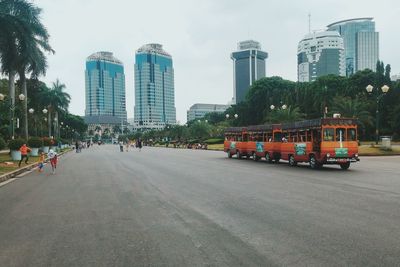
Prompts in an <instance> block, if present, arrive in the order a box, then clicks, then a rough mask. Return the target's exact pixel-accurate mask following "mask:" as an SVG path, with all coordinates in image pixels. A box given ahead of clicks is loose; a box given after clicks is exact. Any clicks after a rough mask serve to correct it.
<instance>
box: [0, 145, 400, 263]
mask: <svg viewBox="0 0 400 267" xmlns="http://www.w3.org/2000/svg"><path fill="white" fill-rule="evenodd" d="M399 162H400V157H376V158H374V157H368V158H362V159H361V162H360V163H358V164H355V165H353V166H351V167H350V170H349V171H342V170H340V169H339V168H338V167H334V166H332V167H327V168H324V169H323V170H317V171H315V170H311V169H309V168H308V167H305V166H300V167H295V168H293V167H289V166H287V165H286V164H267V163H264V162H253V161H250V160H236V159H228V158H227V157H226V155H225V154H224V153H222V152H215V151H193V150H174V149H165V148H147V147H145V148H144V149H143V150H142V152H138V151H137V150H133V151H130V152H124V153H121V152H119V148H118V146H111V145H109V146H100V147H98V146H95V147H93V148H91V149H89V150H83V152H82V153H79V154H76V153H69V154H67V155H66V156H65V157H64V158H62V159H61V161H60V163H59V169H58V170H57V174H56V175H51V174H50V171H49V169H48V166H47V167H46V168H47V169H46V172H45V173H43V174H38V173H37V172H34V173H31V174H28V175H26V176H25V177H23V178H20V179H17V180H15V181H14V182H12V183H9V184H7V185H6V186H3V187H1V188H0V237H1V238H0V266H204V265H207V266H209V265H211V266H309V265H315V266H343V265H354V266H393V265H396V264H398V263H399V262H400V224H399V222H400V205H399V204H400V175H399V174H400V171H399V167H398V166H399Z"/></svg>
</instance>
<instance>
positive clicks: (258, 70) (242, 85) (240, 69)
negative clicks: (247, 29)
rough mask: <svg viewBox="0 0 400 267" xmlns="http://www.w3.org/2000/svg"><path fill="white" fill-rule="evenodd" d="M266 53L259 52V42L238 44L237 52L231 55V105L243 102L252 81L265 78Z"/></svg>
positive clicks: (250, 41) (249, 41) (251, 41)
mask: <svg viewBox="0 0 400 267" xmlns="http://www.w3.org/2000/svg"><path fill="white" fill-rule="evenodd" d="M266 58H268V53H267V52H264V51H261V45H260V43H259V42H256V41H253V40H248V41H243V42H240V43H238V51H236V52H233V53H232V54H231V59H232V60H233V98H234V99H233V103H234V104H237V103H240V102H242V101H243V100H245V98H246V94H247V92H248V90H249V87H250V86H251V85H252V84H253V83H254V81H256V80H258V79H261V78H263V77H265V60H266Z"/></svg>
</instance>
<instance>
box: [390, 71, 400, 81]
mask: <svg viewBox="0 0 400 267" xmlns="http://www.w3.org/2000/svg"><path fill="white" fill-rule="evenodd" d="M390 80H392V82H396V81H400V73H399V74H395V75H392V76H390Z"/></svg>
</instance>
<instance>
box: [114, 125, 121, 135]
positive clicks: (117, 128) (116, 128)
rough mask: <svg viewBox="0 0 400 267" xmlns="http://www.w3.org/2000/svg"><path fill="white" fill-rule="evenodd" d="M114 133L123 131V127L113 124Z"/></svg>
mask: <svg viewBox="0 0 400 267" xmlns="http://www.w3.org/2000/svg"><path fill="white" fill-rule="evenodd" d="M113 133H118V134H120V133H121V128H120V127H119V125H114V126H113Z"/></svg>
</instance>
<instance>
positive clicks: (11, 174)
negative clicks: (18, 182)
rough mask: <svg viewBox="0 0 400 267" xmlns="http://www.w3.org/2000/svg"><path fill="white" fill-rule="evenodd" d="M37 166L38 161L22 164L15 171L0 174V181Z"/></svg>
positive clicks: (46, 160) (62, 153)
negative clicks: (22, 165)
mask: <svg viewBox="0 0 400 267" xmlns="http://www.w3.org/2000/svg"><path fill="white" fill-rule="evenodd" d="M70 151H72V150H67V151H64V152H61V153H60V154H58V156H62V155H64V154H66V153H68V152H70ZM48 161H49V159H45V162H48ZM37 166H38V163H37V162H35V163H31V164H29V165H26V166H24V167H22V168H20V169H17V170H15V171H12V172H8V173H5V174H2V175H0V183H2V182H5V181H7V180H8V179H11V178H14V177H16V176H18V175H20V174H22V173H24V172H27V171H30V170H32V169H34V168H36V167H37Z"/></svg>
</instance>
